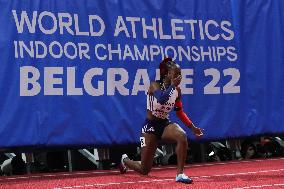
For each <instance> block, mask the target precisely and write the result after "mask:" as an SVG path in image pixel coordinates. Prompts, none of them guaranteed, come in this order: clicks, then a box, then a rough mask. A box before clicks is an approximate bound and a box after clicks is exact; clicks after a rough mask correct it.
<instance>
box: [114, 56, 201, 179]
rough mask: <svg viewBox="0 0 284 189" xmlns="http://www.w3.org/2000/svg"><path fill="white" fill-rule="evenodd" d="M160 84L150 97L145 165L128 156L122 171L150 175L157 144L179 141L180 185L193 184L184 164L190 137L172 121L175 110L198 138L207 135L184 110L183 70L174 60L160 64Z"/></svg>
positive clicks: (143, 152) (154, 84) (153, 85)
mask: <svg viewBox="0 0 284 189" xmlns="http://www.w3.org/2000/svg"><path fill="white" fill-rule="evenodd" d="M159 68H160V75H161V79H160V81H155V82H152V83H151V85H150V87H149V90H148V94H147V115H146V121H145V123H144V125H143V127H142V134H141V138H140V142H141V162H140V161H133V160H130V159H129V158H128V156H127V155H126V154H123V155H122V158H121V165H120V167H119V168H120V171H121V173H125V172H126V171H127V168H130V169H133V170H135V171H137V172H139V173H141V174H143V175H147V174H148V173H149V172H150V170H151V168H152V164H153V159H154V155H155V152H156V149H157V141H158V140H162V141H170V142H175V143H176V144H177V145H176V154H177V175H176V182H182V183H192V179H191V178H189V177H188V176H186V175H185V174H184V164H185V159H186V156H187V147H188V142H187V136H186V133H185V131H184V130H183V129H182V128H181V127H180V126H179V125H178V124H176V123H172V122H171V121H170V120H169V112H170V111H171V110H172V109H174V110H175V111H176V115H177V116H178V118H179V119H180V120H181V121H182V122H183V123H184V124H185V125H186V126H188V127H189V128H190V129H191V130H192V132H193V133H194V134H195V136H197V137H201V136H202V135H203V132H202V129H200V128H198V127H196V126H195V125H194V124H193V123H192V121H191V120H190V119H189V118H188V117H187V115H186V114H185V113H184V111H183V109H182V102H181V90H180V88H179V87H178V85H179V84H180V82H181V69H180V66H179V65H178V64H176V63H175V62H173V61H172V60H171V58H166V59H164V60H163V61H162V62H161V63H160V66H159Z"/></svg>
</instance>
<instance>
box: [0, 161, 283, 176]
mask: <svg viewBox="0 0 284 189" xmlns="http://www.w3.org/2000/svg"><path fill="white" fill-rule="evenodd" d="M277 160H284V158H275V159H256V160H245V161H243V160H242V161H233V162H218V163H204V164H191V165H186V166H184V167H185V168H193V167H204V166H214V165H230V164H242V163H250V162H263V161H277ZM167 169H176V167H175V166H173V167H153V168H152V170H167ZM128 172H134V171H133V170H129V171H128ZM110 173H119V171H118V170H115V171H114V170H113V171H91V172H76V173H58V174H46V175H31V176H20V177H10V176H9V177H5V178H1V179H0V181H2V180H18V179H19V180H20V179H30V178H45V177H59V176H75V175H91V174H110Z"/></svg>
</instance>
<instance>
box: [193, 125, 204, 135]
mask: <svg viewBox="0 0 284 189" xmlns="http://www.w3.org/2000/svg"><path fill="white" fill-rule="evenodd" d="M191 130H192V132H193V133H194V135H195V136H196V137H202V136H203V129H201V128H199V127H196V126H195V125H193V124H192V127H191Z"/></svg>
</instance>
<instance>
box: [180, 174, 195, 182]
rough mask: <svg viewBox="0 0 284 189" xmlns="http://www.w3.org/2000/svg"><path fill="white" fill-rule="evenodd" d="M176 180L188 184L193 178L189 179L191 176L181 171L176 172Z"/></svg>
mask: <svg viewBox="0 0 284 189" xmlns="http://www.w3.org/2000/svg"><path fill="white" fill-rule="evenodd" d="M176 182H182V183H185V184H190V183H192V182H193V180H191V178H189V177H188V176H186V175H185V174H184V173H182V174H178V175H177V176H176Z"/></svg>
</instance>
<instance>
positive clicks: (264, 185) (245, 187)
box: [234, 184, 284, 189]
mask: <svg viewBox="0 0 284 189" xmlns="http://www.w3.org/2000/svg"><path fill="white" fill-rule="evenodd" d="M274 186H284V184H263V185H258V186H244V187H237V188H234V189H247V188H264V187H274Z"/></svg>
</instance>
